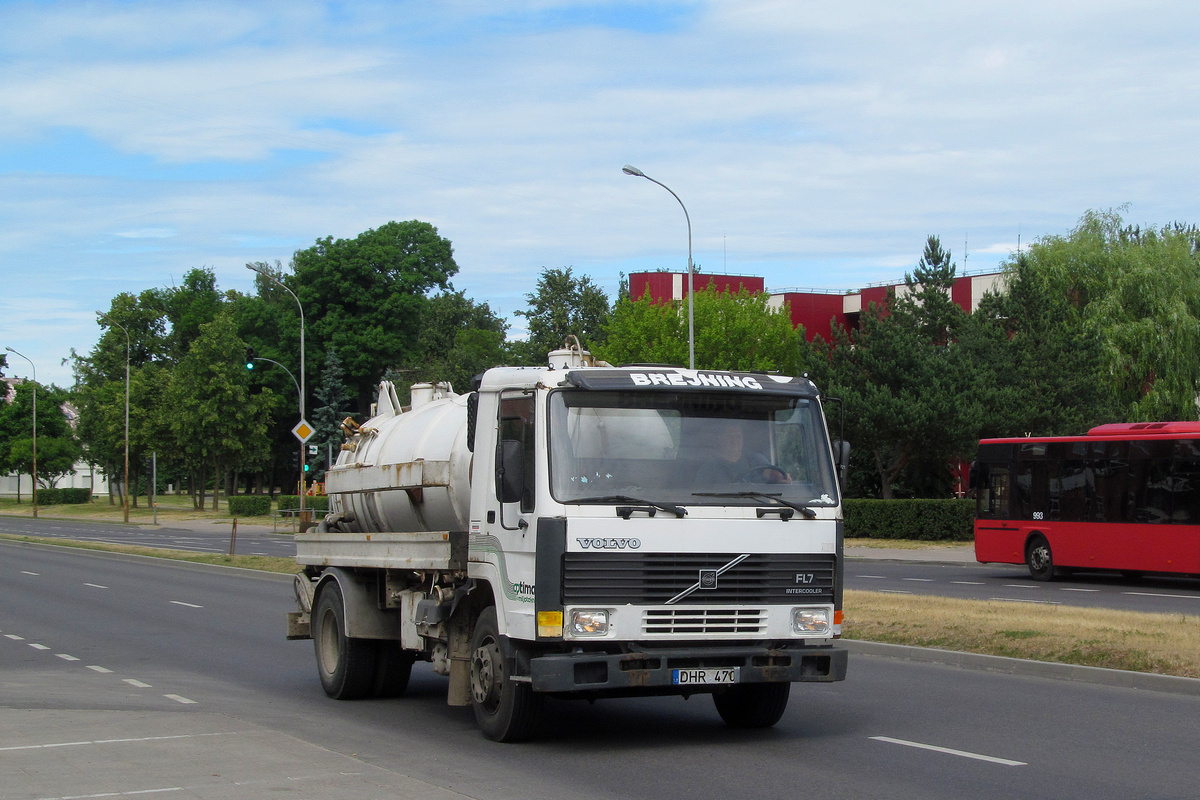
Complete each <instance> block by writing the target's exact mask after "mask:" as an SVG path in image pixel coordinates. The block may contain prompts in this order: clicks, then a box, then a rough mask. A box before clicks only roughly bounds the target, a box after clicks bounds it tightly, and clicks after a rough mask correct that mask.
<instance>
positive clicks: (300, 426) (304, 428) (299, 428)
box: [292, 419, 316, 443]
mask: <svg viewBox="0 0 1200 800" xmlns="http://www.w3.org/2000/svg"><path fill="white" fill-rule="evenodd" d="M314 433H316V431H315V430H313V426H312V425H309V424H308V421H307V420H303V419H302V420H300V421H299V422H297V423H296V427H294V428H292V435H293V436H295V437H296V438H297V439H299V440H300V442H301V443H304V442H307V441H308V440H309V439H311V438H312V435H313V434H314Z"/></svg>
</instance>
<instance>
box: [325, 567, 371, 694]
mask: <svg viewBox="0 0 1200 800" xmlns="http://www.w3.org/2000/svg"><path fill="white" fill-rule="evenodd" d="M312 637H313V647H314V648H315V650H316V654H317V674H318V675H320V676H321V686H322V688H324V689H325V694H327V695H329V696H330V697H332V698H333V699H334V700H358V699H359V698H362V697H367V696H369V695H370V694H371V693H372V692H373V691H374V689H375V674H376V661H377V659H378V657H379V654H378V650H379V643H378V642H377V641H376V640H374V639H351V638H350V637H349V636H347V635H346V601H345V599H344V598H343V597H342V589H341V587H340V586H338V584H337V581H330V582H328V583H327V584H325V586H324V587H323V588H322V589H321V594H320V595H319V596H318V597H317V604H316V606H315V607H314V608H313V614H312Z"/></svg>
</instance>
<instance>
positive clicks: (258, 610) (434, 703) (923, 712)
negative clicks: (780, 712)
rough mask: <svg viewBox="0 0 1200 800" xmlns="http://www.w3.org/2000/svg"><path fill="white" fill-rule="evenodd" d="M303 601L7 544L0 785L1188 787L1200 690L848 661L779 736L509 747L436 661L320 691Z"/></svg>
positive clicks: (525, 795)
mask: <svg viewBox="0 0 1200 800" xmlns="http://www.w3.org/2000/svg"><path fill="white" fill-rule="evenodd" d="M291 605H292V599H291V588H290V586H289V584H288V580H287V578H286V577H284V576H270V575H264V574H261V573H252V572H247V571H242V570H231V569H221V568H216V567H206V566H200V565H185V564H180V563H176V562H167V561H159V560H154V559H137V558H130V557H126V556H117V555H112V554H104V553H94V552H88V551H72V550H63V549H59V548H52V547H44V546H38V545H28V544H18V543H9V542H0V780H2V781H3V783H0V786H3V787H4V789H3V796H4V797H6V798H19V799H23V798H60V799H61V798H68V797H74V798H79V797H89V796H90V797H96V796H100V795H106V794H107V795H110V796H111V794H112V793H122V792H123V793H126V794H132V793H134V792H140V793H145V794H148V795H150V796H155V795H157V794H163V795H166V796H169V797H179V798H192V797H194V798H221V799H222V800H240V799H241V798H259V797H263V796H266V795H269V794H274V793H279V792H284V791H286V792H287V793H288V794H289V796H293V797H297V798H324V799H325V800H328V798H346V799H347V800H357V798H377V797H378V798H382V797H397V796H399V797H416V796H418V795H419V796H420V797H422V798H433V799H435V800H436V799H439V798H455V797H472V798H487V799H488V800H493V799H494V800H509V799H510V798H511V799H512V800H518V799H519V800H537V799H539V798H546V799H547V800H575V798H580V800H582V799H583V798H588V799H589V800H592V799H599V800H605V799H607V798H623V799H625V798H651V797H653V798H663V799H664V800H675V799H676V798H678V799H679V800H702V799H703V798H737V797H747V796H752V795H758V796H794V795H800V794H803V795H810V794H811V795H816V796H820V797H829V798H863V797H887V798H922V800H936V799H938V798H963V797H971V798H1012V797H1048V796H1049V797H1055V798H1064V799H1069V798H1088V800H1100V799H1103V798H1114V799H1115V798H1120V799H1121V800H1126V798H1129V797H1139V798H1147V797H1162V798H1167V797H1194V796H1195V781H1194V773H1195V753H1197V752H1200V725H1198V724H1197V720H1198V719H1200V697H1198V696H1194V695H1181V694H1169V693H1161V692H1153V691H1135V690H1129V689H1120V688H1113V687H1105V686H1096V685H1089V684H1080V683H1064V682H1058V681H1054V680H1048V679H1044V678H1030V677H1017V676H1012V675H1000V674H994V673H987V672H976V671H969V670H960V669H955V668H951V667H945V666H937V665H930V664H917V663H908V662H902V661H894V660H890V659H885V658H876V657H865V656H856V657H854V658H853V659H852V663H851V669H850V677H849V679H848V680H847V681H846V682H844V683H841V684H831V685H820V686H815V685H814V686H803V685H801V686H797V687H795V688H794V691H793V699H792V703H791V706H790V707H789V710H788V713H787V714H786V715H785V717H784V719H783V720H782V722H781V723H780V724H779V725H778V726H776V727H775V728H774V729H771V730H768V731H755V732H737V731H731V730H729V729H727V728H725V727H724V726H723V725H722V724H721V723H720V721H719V719H718V718H717V715H716V713H715V712H714V710H713V709H712V706H711V702H710V701H709V700H708V698H705V697H695V698H692V699H691V700H688V701H684V700H681V699H678V698H657V699H647V700H616V701H607V702H600V703H597V704H595V705H588V704H586V703H567V702H560V703H553V704H552V705H551V711H550V715H549V717H550V718H549V720H548V725H549V727H548V731H549V733H548V734H547V735H546V736H545V737H544V738H543V739H542V740H540V741H537V742H534V743H530V744H526V745H499V744H495V743H492V742H488V741H486V740H485V739H483V738H482V737H481V736H480V735H479V734H478V733H477V732H476V731H475V730H474V725H473V722H472V719H471V714H470V712H469V710H466V709H456V708H449V707H447V706H446V705H445V702H444V691H445V684H444V679H441V678H438V677H437V676H435V675H433V674H432V673H431V672H430V671H429V670H428V668H427V667H426V666H425V665H419V667H418V669H417V670H416V671H415V672H414V678H413V682H412V686H411V689H410V692H409V694H408V696H406V697H404V698H400V699H397V700H386V701H375V700H372V701H361V702H353V703H338V702H335V701H332V700H328V699H327V698H325V696H324V694H323V693H322V692H321V688H320V684H319V682H318V680H317V677H316V674H315V668H314V665H313V657H312V647H311V643H310V642H288V641H286V640H284V639H283V636H282V630H283V613H284V611H286V610H289V609H290V608H291ZM115 796H122V795H120V794H116V795H115ZM135 796H140V795H135Z"/></svg>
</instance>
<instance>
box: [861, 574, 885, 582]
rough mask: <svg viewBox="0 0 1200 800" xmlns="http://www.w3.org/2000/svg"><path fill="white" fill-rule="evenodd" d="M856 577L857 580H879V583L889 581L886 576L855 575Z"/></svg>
mask: <svg viewBox="0 0 1200 800" xmlns="http://www.w3.org/2000/svg"><path fill="white" fill-rule="evenodd" d="M854 577H856V578H871V579H872V580H878V581H885V580H887V576H886V575H855V576H854Z"/></svg>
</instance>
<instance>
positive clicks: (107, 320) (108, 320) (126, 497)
mask: <svg viewBox="0 0 1200 800" xmlns="http://www.w3.org/2000/svg"><path fill="white" fill-rule="evenodd" d="M100 319H101V320H102V321H104V322H105V323H106V324H108V325H115V326H116V327H118V328H120V329H121V330H122V331H124V332H125V479H124V480H125V485H124V489H125V491H123V492H122V494H123V495H124V500H125V501H124V502H123V503H122V508H123V510H124V513H125V522H126V524H128V523H129V329H128V328H126V327H125V326H124V325H122V324H121V323H119V322H113V320H112V317H110V316H108V315H107V314H100ZM110 495H111V493H110Z"/></svg>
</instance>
